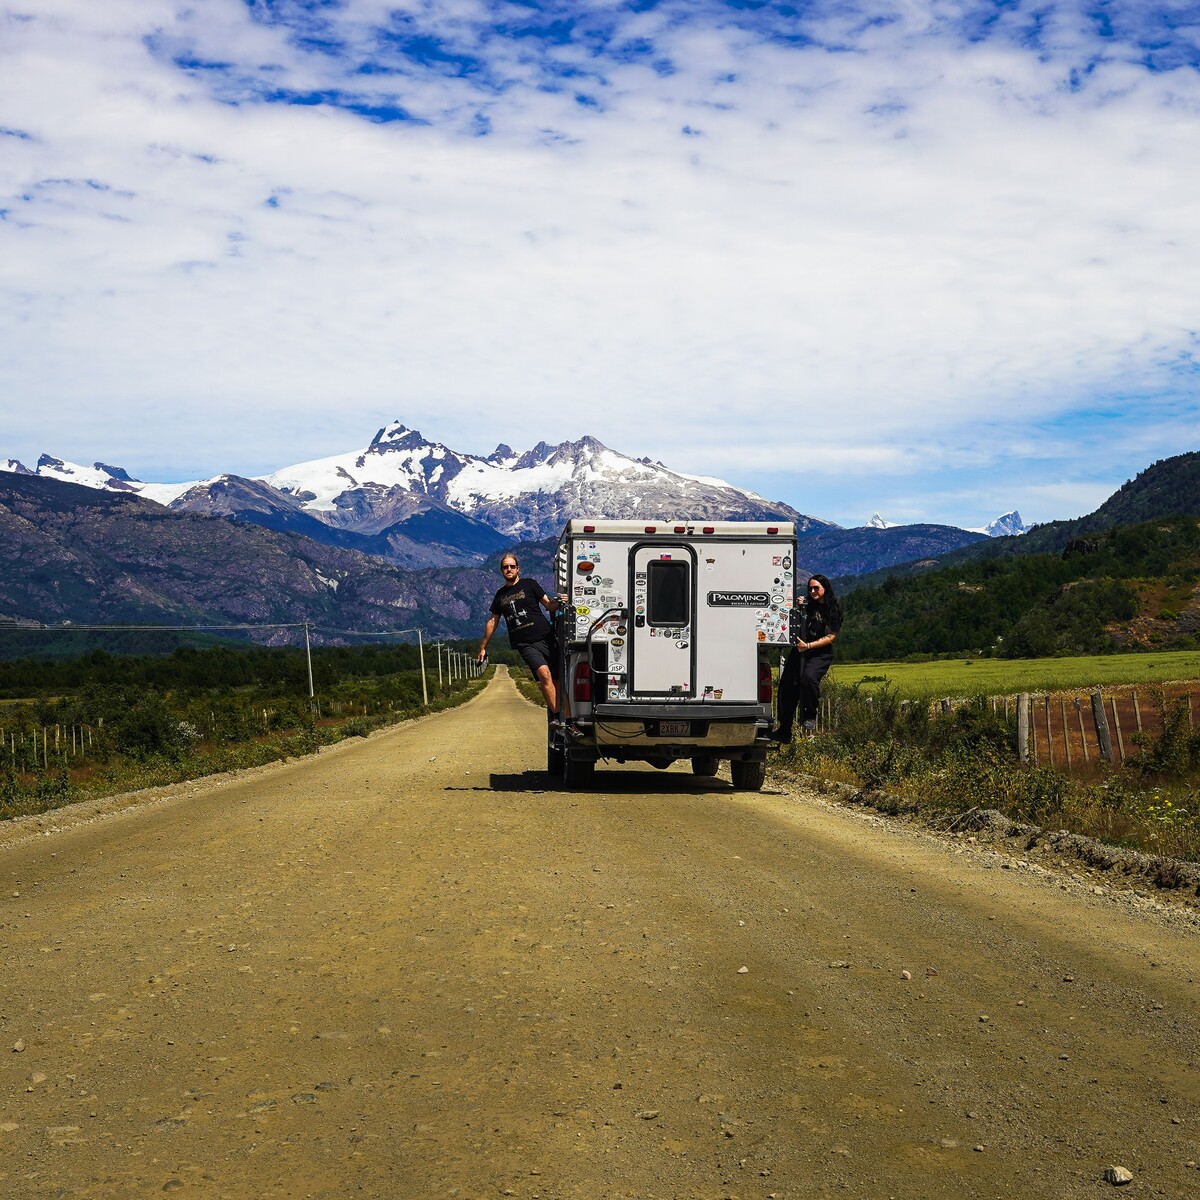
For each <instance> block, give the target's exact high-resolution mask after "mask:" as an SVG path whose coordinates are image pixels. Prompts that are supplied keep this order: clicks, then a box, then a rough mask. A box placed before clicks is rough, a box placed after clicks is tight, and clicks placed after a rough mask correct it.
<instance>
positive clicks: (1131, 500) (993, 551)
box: [837, 451, 1200, 592]
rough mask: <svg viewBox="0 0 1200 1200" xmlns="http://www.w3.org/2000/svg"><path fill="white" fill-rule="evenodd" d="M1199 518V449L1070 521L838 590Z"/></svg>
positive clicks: (844, 582)
mask: <svg viewBox="0 0 1200 1200" xmlns="http://www.w3.org/2000/svg"><path fill="white" fill-rule="evenodd" d="M1177 516H1200V451H1192V452H1190V453H1188V454H1177V455H1175V456H1174V457H1173V458H1164V459H1160V460H1159V461H1158V462H1156V463H1154V464H1152V465H1151V466H1149V467H1147V468H1146V469H1145V470H1144V471H1141V472H1139V473H1138V475H1137V476H1136V477H1135V478H1134V479H1131V480H1129V482H1128V483H1125V484H1123V485H1122V486H1121V487H1120V488H1119V489H1118V490H1117V491H1115V492H1114V493H1113V494H1112V495H1111V496H1109V498H1108V499H1107V500H1105V502H1104V503H1103V504H1102V505H1100V507H1099V508H1097V509H1096V510H1095V512H1091V513H1088V514H1087V515H1086V516H1083V517H1077V518H1075V519H1074V520H1071V521H1048V522H1046V524H1044V525H1038V526H1036V527H1035V528H1034V529H1032V530H1030V531H1029V533H1026V534H1023V535H1021V536H1020V537H1000V538H985V539H983V540H981V541H978V542H975V543H974V544H973V545H970V546H964V547H962V548H961V549H956V550H951V551H949V552H948V553H945V554H940V555H937V556H936V557H935V556H933V555H928V554H927V555H923V556H922V557H920V558H916V557H915V556H914V559H913V561H910V562H906V563H901V564H899V565H898V566H889V567H882V568H880V569H879V570H878V571H871V572H869V573H862V574H858V575H851V576H847V577H844V578H841V579H839V580H838V581H837V582H838V590H839V592H850V591H854V590H856V589H858V588H867V587H875V586H877V585H879V584H882V583H883V581H884V580H885V579H893V578H897V577H900V578H910V577H913V576H918V575H925V574H926V573H928V572H930V571H937V570H941V569H943V568H949V567H954V568H956V569H961V566H960V564H963V563H968V562H975V561H977V560H979V559H982V558H1009V557H1011V556H1013V555H1027V554H1058V553H1061V552H1062V550H1063V549H1064V548H1065V547H1066V546H1067V545H1068V543H1070V542H1071V541H1073V540H1074V539H1076V538H1079V537H1083V536H1085V535H1090V534H1095V533H1100V532H1102V531H1104V530H1107V529H1113V528H1115V527H1116V526H1119V525H1134V524H1137V523H1139V522H1143V521H1151V520H1153V519H1154V518H1155V517H1177Z"/></svg>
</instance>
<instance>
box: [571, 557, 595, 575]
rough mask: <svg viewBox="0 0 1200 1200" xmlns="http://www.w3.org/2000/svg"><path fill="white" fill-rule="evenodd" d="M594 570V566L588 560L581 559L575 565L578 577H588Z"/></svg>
mask: <svg viewBox="0 0 1200 1200" xmlns="http://www.w3.org/2000/svg"><path fill="white" fill-rule="evenodd" d="M595 569H596V564H595V563H594V562H591V561H590V560H589V559H586V558H585V559H582V560H581V561H580V562H577V563H576V564H575V570H576V571H577V572H578V573H579V574H580V575H590V574H591V573H592V572H593V571H594V570H595Z"/></svg>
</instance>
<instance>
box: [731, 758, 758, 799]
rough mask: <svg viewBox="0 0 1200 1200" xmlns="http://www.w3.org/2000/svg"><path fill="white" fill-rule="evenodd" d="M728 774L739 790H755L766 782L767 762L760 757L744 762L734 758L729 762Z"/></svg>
mask: <svg viewBox="0 0 1200 1200" xmlns="http://www.w3.org/2000/svg"><path fill="white" fill-rule="evenodd" d="M729 774H730V775H731V776H732V777H733V786H734V787H735V788H737V789H738V791H739V792H757V791H758V790H759V789H760V788H761V787H762V785H763V784H764V783H765V782H766V778H767V764H766V763H765V762H764V761H763V760H762V759H758V760H757V761H753V762H744V761H742V760H741V759H738V758H735V759H734V760H733V761H732V762H731V763H730V764H729Z"/></svg>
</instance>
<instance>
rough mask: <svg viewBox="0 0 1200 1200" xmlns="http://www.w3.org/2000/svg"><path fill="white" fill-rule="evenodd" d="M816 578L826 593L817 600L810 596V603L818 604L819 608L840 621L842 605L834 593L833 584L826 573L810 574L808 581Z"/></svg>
mask: <svg viewBox="0 0 1200 1200" xmlns="http://www.w3.org/2000/svg"><path fill="white" fill-rule="evenodd" d="M814 579H815V580H816V581H817V582H818V583H819V584H820V585H821V586H822V587H823V588H824V589H825V595H824V597H823V598H822V599H820V600H815V601H814V600H813V598H812V597H811V596H810V597H809V598H808V602H809V604H816V605H817V607H818V608H823V609H824V610H825V611H826V612H827V613H828V614H829V615H830V616H831V617H833V618H835V619H836V620H837V621H838V622H839V623H840V622H841V619H842V606H841V605H840V604H839V603H838V598H837V596H835V595H834V593H833V584H832V583H830V582H829V580H828V579H826V578H825V576H824V575H810V576H809V577H808V582H809V583H812V581H813V580H814Z"/></svg>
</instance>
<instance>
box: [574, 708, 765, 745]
mask: <svg viewBox="0 0 1200 1200" xmlns="http://www.w3.org/2000/svg"><path fill="white" fill-rule="evenodd" d="M576 726H577V728H578V730H579V732H580V734H581V735H582V736H581V738H580V742H581V743H582V744H583V745H590V746H592V747H594V749H595V751H596V753H597V754H598V755H600V756H603V757H605V758H630V759H639V758H640V759H664V758H669V759H675V758H690V757H694V756H697V755H716V756H717V757H720V758H743V757H746V754H747V751H753V749H754V748H756V747H757V748H758V749H760V750H762V749H764V748H765V745H766V734H767V731H768V730H769V729H770V726H771V710H770V708H769V707H768V706H767V705H763V704H738V705H717V704H618V703H604V704H598V705H596V707H595V709H594V710H593V711H592V712H591V713H590V714H588V715H586V716H583V715H581V716H580V717H579V718H577V720H576ZM755 756H756V755H755Z"/></svg>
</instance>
